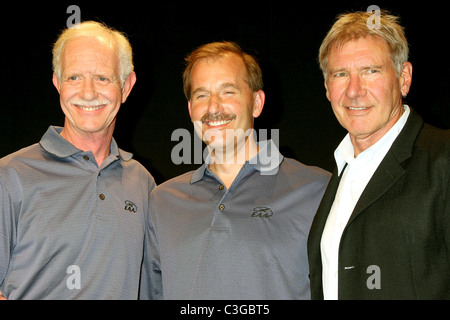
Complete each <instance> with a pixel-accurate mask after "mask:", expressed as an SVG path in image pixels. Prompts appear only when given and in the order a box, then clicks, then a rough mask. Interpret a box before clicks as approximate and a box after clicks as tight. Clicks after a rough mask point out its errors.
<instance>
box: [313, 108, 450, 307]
mask: <svg viewBox="0 0 450 320" xmlns="http://www.w3.org/2000/svg"><path fill="white" fill-rule="evenodd" d="M449 175H450V130H440V129H437V128H434V127H432V126H429V125H427V124H424V123H423V121H422V118H421V117H420V116H419V115H418V114H416V113H415V112H414V111H413V110H412V109H411V113H410V115H409V117H408V120H407V122H406V124H405V126H404V128H403V130H402V131H401V132H400V134H399V136H398V137H397V139H396V140H395V141H394V143H393V145H392V146H391V148H390V150H389V152H388V153H387V154H386V156H385V158H384V159H383V161H382V162H381V163H380V165H379V167H378V168H377V170H376V171H375V173H374V175H373V177H372V178H371V180H370V181H369V183H368V185H367V186H366V188H365V190H364V191H363V193H362V195H361V197H360V199H359V201H358V202H357V204H356V206H355V209H354V211H353V213H352V215H351V217H350V219H349V221H348V223H347V226H346V228H345V229H344V231H343V234H342V238H341V242H340V247H339V263H338V268H339V271H338V298H339V299H450V179H449ZM339 181H340V177H339V176H338V175H337V169H335V170H334V173H333V176H332V178H331V180H330V183H329V185H328V187H327V190H326V191H325V194H324V197H323V199H322V202H321V204H320V206H319V209H318V211H317V214H316V217H315V219H314V221H313V224H312V227H311V231H310V235H309V239H308V256H309V264H310V280H311V297H312V299H323V291H322V261H321V254H320V241H321V237H322V233H323V229H324V227H325V223H326V220H327V217H328V214H329V212H330V209H331V206H332V204H333V201H334V197H335V195H336V191H337V188H338V185H339ZM371 266H376V267H375V268H378V270H376V269H375V268H374V267H371ZM376 274H377V275H376ZM374 276H377V277H378V279H375V278H373V277H374ZM371 277H372V278H371ZM374 279H375V280H374ZM375 281H378V282H377V283H378V284H380V285H381V286H380V288H379V289H378V288H373V284H374V283H375ZM368 283H369V285H368Z"/></svg>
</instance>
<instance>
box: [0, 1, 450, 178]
mask: <svg viewBox="0 0 450 320" xmlns="http://www.w3.org/2000/svg"><path fill="white" fill-rule="evenodd" d="M72 4H76V5H78V6H79V7H80V9H81V20H82V21H86V20H96V21H102V22H104V23H106V24H108V25H110V26H111V27H114V28H116V29H118V30H120V31H123V32H125V33H126V34H127V36H128V37H129V40H130V42H131V44H132V46H133V50H134V63H135V71H136V74H137V83H136V85H135V87H134V89H133V91H132V92H131V95H130V97H129V99H128V100H127V102H126V103H125V104H124V105H122V108H121V110H120V112H119V116H118V121H117V124H116V130H115V134H114V138H115V139H116V140H117V142H118V144H119V147H121V148H122V149H124V150H126V151H129V152H132V153H133V154H134V158H135V159H137V160H139V161H140V162H141V163H142V164H143V165H144V166H146V167H147V169H148V170H149V171H150V172H151V173H152V174H153V176H154V177H155V179H156V181H157V182H158V183H161V182H163V181H165V180H167V179H169V178H172V177H174V176H177V175H179V174H181V173H184V172H186V171H188V170H192V169H195V168H197V167H198V166H199V165H198V164H191V165H187V164H181V165H175V164H173V162H172V160H171V150H172V148H173V147H174V146H176V145H177V144H178V143H179V142H178V141H171V134H172V132H173V131H174V130H175V129H177V128H185V129H188V130H189V131H190V132H191V133H192V134H193V128H192V124H191V122H190V119H189V114H188V111H187V102H186V99H185V97H184V95H183V89H182V79H181V74H182V71H183V68H184V57H185V56H186V55H187V54H188V53H190V52H191V51H192V50H194V49H195V48H196V47H197V46H199V45H202V44H205V43H208V42H212V41H222V40H228V41H235V42H237V43H239V44H240V45H241V46H242V47H243V48H244V49H245V50H246V51H248V52H249V53H252V54H254V55H256V56H257V58H258V59H259V60H260V62H261V66H262V70H263V75H264V83H265V88H264V91H265V92H266V104H265V107H264V110H263V113H262V115H261V116H260V117H259V118H258V119H257V120H256V127H257V129H268V130H270V129H279V136H280V138H279V143H280V149H281V151H282V153H283V154H284V155H285V156H288V157H292V158H295V159H297V160H299V161H301V162H303V163H306V164H309V165H316V166H319V167H322V168H324V169H327V170H332V169H333V166H334V160H333V152H334V149H335V148H336V147H337V145H338V143H339V142H340V141H341V139H342V138H343V136H344V135H345V131H344V130H343V129H342V128H341V127H340V125H339V124H338V122H337V121H336V119H335V117H334V115H333V113H332V110H331V107H330V104H329V102H328V100H327V99H326V97H325V89H324V86H323V78H322V74H321V71H320V69H319V66H318V63H317V52H318V49H319V46H320V43H321V41H322V39H323V37H324V36H325V34H326V32H327V31H328V30H329V28H330V27H331V25H332V24H333V22H334V19H335V17H336V15H338V14H339V13H342V12H346V11H356V10H363V11H366V9H367V7H368V6H369V5H372V4H375V5H378V6H379V7H380V8H382V9H387V10H389V11H391V12H392V13H393V14H396V15H399V16H400V17H401V21H402V25H403V26H405V28H406V35H407V38H408V40H409V43H410V61H411V62H412V64H413V84H412V88H411V90H410V93H409V95H408V97H407V103H408V104H409V105H410V106H411V107H412V108H414V109H415V110H416V111H417V112H418V113H419V114H420V115H422V117H424V119H425V120H426V121H427V122H429V123H431V124H433V125H435V126H438V127H441V128H445V129H448V128H450V106H449V104H450V101H449V94H450V83H449V74H450V72H449V71H450V67H449V63H448V61H449V52H448V51H449V49H448V48H450V46H449V41H448V38H449V37H448V34H449V28H450V24H449V21H448V20H449V19H448V18H447V17H448V16H449V15H450V11H449V10H448V9H449V7H450V6H449V5H447V4H443V3H442V2H438V1H436V2H431V1H427V2H414V3H412V2H406V1H403V2H395V3H392V2H391V1H378V2H374V3H372V2H364V1H336V2H321V1H311V2H300V1H292V0H290V1H275V0H272V1H244V0H241V1H235V0H232V1H223V2H212V1H171V0H167V1H160V2H153V1H145V0H144V1H142V0H141V1H139V2H132V1H122V2H121V3H119V2H101V3H99V2H64V1H61V2H59V3H56V4H55V2H51V4H48V3H45V2H33V3H28V2H23V3H19V2H14V3H8V4H7V5H6V4H3V7H2V11H1V12H2V13H1V18H0V27H1V30H2V31H3V32H2V34H1V38H2V44H1V49H0V55H1V58H2V59H0V61H1V62H0V63H1V69H0V70H1V74H2V76H1V78H0V93H1V97H0V108H1V109H0V137H1V138H0V157H3V156H5V155H7V154H9V153H12V152H14V151H16V150H19V149H20V148H23V147H26V146H28V145H30V144H33V143H36V142H38V141H39V140H40V138H41V136H42V135H43V134H44V132H45V131H46V130H47V128H48V126H49V125H58V126H62V125H63V121H64V116H63V113H62V111H61V108H60V106H59V96H58V93H57V91H56V89H55V88H54V87H53V84H52V82H51V78H52V66H51V59H52V57H51V48H52V44H53V43H54V41H55V40H56V38H57V36H58V34H59V33H60V32H61V31H62V29H64V28H65V27H66V22H67V20H68V18H69V17H70V16H71V13H67V12H66V11H67V8H68V6H69V5H72Z"/></svg>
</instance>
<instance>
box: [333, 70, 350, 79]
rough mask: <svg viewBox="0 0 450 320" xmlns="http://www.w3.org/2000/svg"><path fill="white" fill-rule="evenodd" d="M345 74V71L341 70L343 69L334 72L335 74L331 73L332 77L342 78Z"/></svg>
mask: <svg viewBox="0 0 450 320" xmlns="http://www.w3.org/2000/svg"><path fill="white" fill-rule="evenodd" d="M345 76H347V73H346V72H343V71H341V72H336V73H335V74H333V77H334V78H343V77H345Z"/></svg>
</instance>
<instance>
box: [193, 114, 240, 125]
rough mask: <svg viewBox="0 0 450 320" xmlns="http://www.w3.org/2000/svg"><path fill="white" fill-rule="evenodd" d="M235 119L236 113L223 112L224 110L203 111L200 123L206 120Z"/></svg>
mask: <svg viewBox="0 0 450 320" xmlns="http://www.w3.org/2000/svg"><path fill="white" fill-rule="evenodd" d="M234 119H236V115H235V114H234V113H225V112H219V113H214V114H212V113H209V112H208V113H205V114H204V115H203V117H202V118H201V119H200V121H201V122H202V123H204V122H206V121H221V120H234Z"/></svg>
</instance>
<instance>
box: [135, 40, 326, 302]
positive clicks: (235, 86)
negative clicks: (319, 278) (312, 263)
mask: <svg viewBox="0 0 450 320" xmlns="http://www.w3.org/2000/svg"><path fill="white" fill-rule="evenodd" d="M186 61H187V67H186V69H185V71H184V74H183V83H184V91H185V95H186V98H187V100H188V110H189V114H190V117H191V120H192V122H193V123H194V127H195V131H196V133H197V134H198V135H199V136H200V137H202V139H203V141H204V142H205V143H206V145H207V148H208V150H209V156H208V158H207V159H206V161H205V163H204V164H203V165H202V166H201V167H200V168H199V169H198V170H196V171H191V172H188V173H186V174H184V175H181V176H179V177H176V178H174V179H171V180H169V181H167V182H165V183H163V184H162V185H161V186H159V187H157V188H155V190H154V191H153V192H152V194H151V196H150V219H149V221H148V225H149V227H148V229H147V232H148V236H147V242H146V248H145V254H144V257H145V260H144V267H143V275H142V286H143V287H148V285H149V283H152V282H157V281H159V279H161V278H162V285H163V288H164V299H309V298H310V293H309V278H308V274H309V271H308V261H307V254H306V239H307V235H308V232H309V227H310V224H311V221H312V219H313V216H314V214H315V212H316V209H317V206H318V204H319V201H320V199H321V197H322V194H323V192H324V190H325V186H326V184H327V182H328V179H329V173H328V172H326V171H324V170H322V169H319V168H317V167H308V166H306V165H303V164H301V163H300V162H298V161H296V160H293V159H289V158H284V157H283V156H282V155H281V154H280V153H279V151H278V149H277V146H276V145H275V143H274V142H273V141H260V142H257V141H256V138H257V137H256V136H255V132H254V130H253V128H254V119H255V118H256V117H258V116H259V115H260V114H261V112H262V109H263V106H264V101H265V94H264V91H263V90H262V86H263V82H262V74H261V69H260V67H259V65H258V63H257V62H256V60H255V59H254V58H253V57H252V56H250V55H249V54H247V53H245V52H243V51H242V49H241V48H240V47H239V46H238V45H237V44H235V43H230V42H215V43H209V44H206V45H203V46H201V47H199V48H198V49H196V50H195V51H194V52H193V53H191V55H189V57H187V59H186ZM141 298H144V299H145V298H151V295H150V296H149V295H148V292H146V291H144V290H141Z"/></svg>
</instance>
